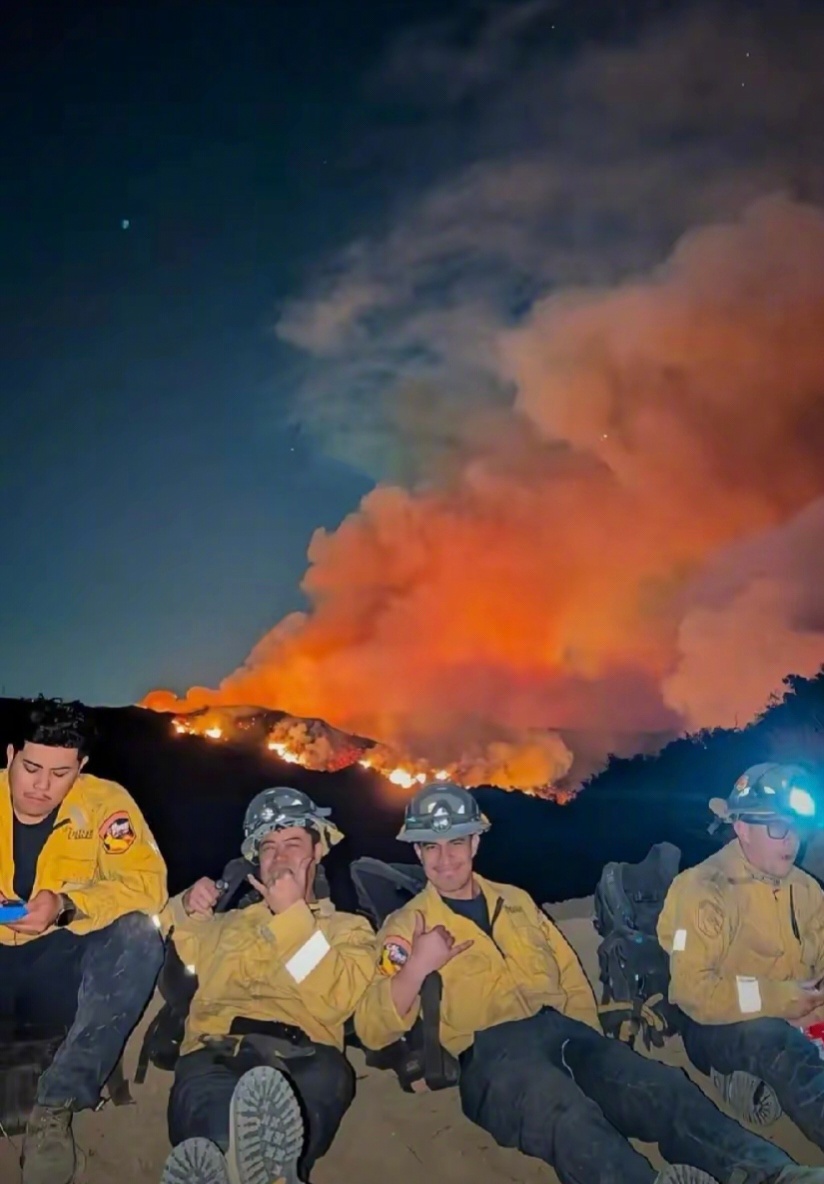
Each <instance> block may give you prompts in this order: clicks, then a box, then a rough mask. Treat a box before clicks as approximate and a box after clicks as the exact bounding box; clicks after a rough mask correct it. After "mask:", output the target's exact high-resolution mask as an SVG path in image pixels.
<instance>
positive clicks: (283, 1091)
mask: <svg viewBox="0 0 824 1184" xmlns="http://www.w3.org/2000/svg"><path fill="white" fill-rule="evenodd" d="M229 1131H230V1143H229V1151H228V1152H227V1155H226V1159H227V1161H228V1166H229V1179H230V1181H231V1184H281V1182H283V1184H300V1180H299V1178H298V1160H299V1159H300V1156H301V1152H302V1151H303V1139H304V1130H303V1116H302V1114H301V1111H300V1105H299V1103H298V1100H297V1098H296V1097H295V1092H294V1090H293V1089H292V1087H291V1085H290V1084H289V1082H288V1081H287V1079H286V1078H285V1077H284V1075H283V1074H282V1073H279V1072H278V1070H277V1069H272V1068H269V1066H266V1065H262V1066H260V1067H259V1068H257V1069H250V1070H249V1072H248V1073H244V1075H243V1077H241V1079H240V1081H239V1082H238V1083H237V1086H236V1088H235V1092H234V1094H233V1095H232V1106H231V1114H230V1120H229Z"/></svg>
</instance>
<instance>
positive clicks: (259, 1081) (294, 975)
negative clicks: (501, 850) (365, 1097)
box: [163, 786, 375, 1184]
mask: <svg viewBox="0 0 824 1184" xmlns="http://www.w3.org/2000/svg"><path fill="white" fill-rule="evenodd" d="M329 813H330V811H329V810H326V809H321V808H320V807H318V806H316V805H315V804H314V802H312V801H311V799H310V798H308V797H307V796H306V794H304V793H301V792H300V791H299V790H295V789H291V788H289V787H286V786H282V787H279V788H276V789H267V790H264V792H263V793H261V794H259V795H258V796H257V797H256V798H255V799H254V800H253V801H252V803H251V804H250V806H249V808H248V810H247V812H246V819H245V822H244V836H245V837H244V843H243V847H242V851H243V854H244V855H245V856H246V858H247V859H250V860H252V861H257V862H258V863H259V867H260V870H259V873H258V876H257V877H252V878H251V882H252V884H253V886H254V887H255V888H256V889H257V890H258V891H259V893H260V895H261V897H262V900H261V902H260V903H259V904H252V905H249V906H248V907H246V908H243V909H237V910H235V911H233V912H225V913H219V914H215V913H214V907H215V905H216V904H217V902H218V900H219V896H220V893H219V890H218V887H217V885H216V884H215V883H214V882H213V881H211V880H206V879H204V880H199V881H198V882H197V883H196V884H195V885H194V886H193V887H192V888H190V889H189V890H188V891H187V892H185V893H183V895H182V897H175V898H174V900H172V901H171V902H170V904H169V908H168V909H167V911H166V914H165V915H164V925H165V926H167V927H171V931H172V940H173V941H174V944H175V947H176V949H177V952H178V954H179V955H180V957H181V960H182V961H183V962H184V964H186V965H187V967H188V968H189V970H190V971H191V973H193V974H195V975H196V976H197V982H198V986H197V990H196V992H195V995H194V998H193V1000H192V1004H191V1008H190V1011H189V1016H188V1019H187V1023H186V1033H185V1037H184V1041H183V1045H182V1048H181V1054H182V1055H181V1057H180V1059H179V1061H178V1063H177V1067H176V1069H175V1080H174V1085H173V1086H172V1093H171V1097H170V1099H169V1138H170V1141H171V1143H172V1146H173V1148H174V1150H173V1151H172V1154H171V1156H170V1157H169V1159H168V1161H167V1163H166V1167H165V1169H164V1173H163V1184H227V1182H228V1181H229V1180H230V1179H232V1180H233V1184H236V1182H237V1181H239V1182H240V1184H272V1182H274V1181H276V1180H278V1181H279V1180H285V1181H286V1182H287V1184H295V1182H296V1181H297V1180H298V1178H299V1176H298V1172H299V1171H300V1174H301V1176H302V1177H303V1178H306V1176H307V1175H308V1173H309V1171H310V1170H311V1168H312V1165H313V1164H314V1163H315V1161H316V1160H317V1159H318V1158H319V1157H320V1156H321V1155H324V1154H325V1153H326V1151H328V1149H329V1147H330V1146H331V1144H332V1140H333V1139H334V1137H335V1135H336V1133H337V1130H338V1127H339V1126H340V1122H341V1119H342V1118H343V1116H344V1114H345V1113H346V1111H347V1110H348V1108H349V1106H350V1104H351V1102H352V1099H353V1097H354V1094H355V1076H354V1073H353V1071H352V1068H351V1066H350V1064H349V1062H348V1060H347V1059H346V1056H345V1054H344V1051H343V1048H344V1024H345V1023H346V1021H347V1020H348V1019H349V1017H350V1016H351V1015H352V1013H353V1012H354V1010H355V1006H356V1004H357V1002H358V999H359V998H360V996H361V995H362V994H363V992H364V991H365V990H366V987H367V986H368V984H369V981H370V979H371V977H372V969H373V966H374V964H375V935H374V933H373V932H372V929H371V928H370V926H369V924H368V922H367V921H366V920H364V919H363V918H361V917H356V916H352V915H350V914H348V913H339V912H336V910H335V909H334V907H333V905H332V903H331V901H329V900H328V899H320V900H319V899H317V896H316V894H315V877H316V870H317V867H318V864H319V862H320V860H321V859H322V858H323V857H324V855H325V854H326V853H327V852H328V851H329V848H330V846H332V845H333V844H334V843H336V842H337V841H339V840H340V839H341V838H342V837H343V836H342V835H341V833H340V831H339V830H338V829H337V827H335V826H334V825H333V823H332V822H331V821H329V818H328V816H329ZM298 1098H299V1099H300V1103H299V1102H298ZM301 1111H303V1114H304V1115H305V1124H304V1119H303V1117H302V1115H301ZM304 1126H305V1129H304ZM230 1173H231V1175H230Z"/></svg>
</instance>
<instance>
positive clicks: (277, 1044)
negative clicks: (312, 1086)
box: [202, 1016, 315, 1063]
mask: <svg viewBox="0 0 824 1184" xmlns="http://www.w3.org/2000/svg"><path fill="white" fill-rule="evenodd" d="M202 1043H203V1047H204V1048H207V1049H209V1051H210V1052H212V1053H213V1054H214V1056H215V1060H216V1061H217V1062H218V1063H226V1062H227V1061H230V1060H234V1059H235V1058H236V1057H240V1056H244V1055H248V1054H249V1052H254V1053H255V1055H256V1056H258V1057H260V1058H262V1059H263V1060H264V1061H266V1062H273V1061H290V1060H295V1059H296V1058H299V1057H313V1056H314V1055H315V1046H314V1044H313V1043H312V1041H311V1040H310V1039H309V1037H308V1036H307V1035H306V1033H305V1032H304V1031H303V1029H302V1028H298V1027H296V1026H295V1025H294V1024H284V1023H281V1022H280V1021H278V1020H255V1019H249V1018H248V1017H247V1016H235V1018H234V1019H233V1020H232V1023H231V1027H230V1028H229V1034H228V1035H227V1036H205V1037H204V1038H203V1041H202Z"/></svg>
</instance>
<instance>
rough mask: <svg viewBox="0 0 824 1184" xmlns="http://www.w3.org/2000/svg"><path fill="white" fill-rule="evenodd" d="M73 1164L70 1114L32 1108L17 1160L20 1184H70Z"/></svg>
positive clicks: (72, 1176) (72, 1175)
mask: <svg viewBox="0 0 824 1184" xmlns="http://www.w3.org/2000/svg"><path fill="white" fill-rule="evenodd" d="M76 1163H77V1160H76V1156H75V1149H74V1136H73V1135H72V1112H71V1110H68V1109H64V1108H60V1109H52V1108H51V1107H50V1106H35V1107H34V1109H33V1110H32V1112H31V1114H30V1115H29V1121H28V1122H27V1123H26V1134H25V1137H24V1139H23V1154H22V1156H21V1157H20V1166H21V1167H22V1169H23V1184H71V1182H72V1179H73V1178H74V1169H75V1166H76Z"/></svg>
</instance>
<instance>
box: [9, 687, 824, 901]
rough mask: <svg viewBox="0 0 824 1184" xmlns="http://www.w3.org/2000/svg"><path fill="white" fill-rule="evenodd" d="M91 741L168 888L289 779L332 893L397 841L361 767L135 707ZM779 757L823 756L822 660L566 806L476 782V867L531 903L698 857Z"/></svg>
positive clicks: (399, 853) (611, 767) (617, 764)
mask: <svg viewBox="0 0 824 1184" xmlns="http://www.w3.org/2000/svg"><path fill="white" fill-rule="evenodd" d="M24 709H25V703H24V702H23V701H21V700H13V699H0V741H2V744H3V748H4V749H5V746H6V744H7V743H8V741H9V739H10V738H11V733H12V727H13V723H14V720H15V717H17V715H18V713H20V712H21V711H23V710H24ZM95 717H96V721H97V724H98V728H99V730H100V736H101V739H100V743H99V745H98V748H97V750H96V751H95V754H94V756H93V758H92V760H91V763H90V771H91V772H94V773H97V774H98V775H99V776H101V777H108V778H111V779H113V780H115V781H119V782H121V784H123V785H125V786H126V788H127V789H128V790H129V791H130V792H131V793H132V794H133V796H134V797H135V799H136V800H137V802H138V803H139V804H140V807H141V809H142V810H143V812H144V813H145V815H146V818H147V820H148V821H149V824H150V826H151V827H152V829H153V830H154V832H155V835H156V837H157V840H158V842H159V843H160V845H161V847H162V850H163V852H164V854H165V856H166V859H167V862H168V864H169V872H170V888H171V890H172V892H177V891H179V890H180V889H182V888H183V887H185V886H186V885H187V884H189V883H191V882H192V881H193V880H194V879H196V878H197V877H198V876H201V875H212V876H215V875H217V874H218V872H219V871H220V869H221V867H222V866H223V864H224V862H225V861H226V860H227V859H229V858H230V857H232V856H233V855H235V854H236V853H237V848H238V845H239V836H240V825H241V820H242V818H243V812H244V809H245V807H246V804H247V803H248V801H249V799H250V798H251V797H252V795H253V794H255V793H257V792H258V790H260V789H263V788H265V787H266V786H268V785H275V784H279V783H280V784H284V783H285V784H290V785H295V786H297V787H299V788H302V789H305V790H306V791H307V792H309V793H310V794H311V795H312V796H313V797H314V798H315V799H316V800H317V801H318V802H319V803H321V804H323V805H328V806H332V807H333V808H334V810H335V815H336V818H337V820H338V821H339V823H340V825H341V828H342V829H343V830H344V832H345V833H346V835H347V840H346V841H345V842H344V843H342V844H341V845H340V846H339V847H338V848H336V850H335V851H334V852H333V854H332V856H331V857H330V862H331V867H330V874H331V880H332V886H333V893H334V895H335V897H336V899H337V900H338V902H339V903H340V904H341V905H345V904H351V903H352V900H351V889H350V886H349V883H348V877H347V875H346V867H347V864H348V862H349V860H351V859H352V858H354V857H355V856H357V855H362V854H370V855H377V856H379V857H383V858H390V859H393V860H395V861H398V860H402V859H403V858H404V857H405V856H406V857H408V855H409V852H407V851H406V849H405V848H403V847H401V845H400V844H396V843H394V842H393V836H394V835H395V833H396V831H397V829H398V824H399V821H400V814H401V811H402V806H403V799H402V796H401V795H400V794H399V791H398V790H397V789H395V788H394V787H390V786H388V785H387V783H386V782H384V781H383V779H382V778H381V777H379V776H378V775H377V774H375V773H371V772H369V771H367V770H365V769H363V768H361V767H360V766H357V765H356V766H354V767H353V768H350V769H344V770H343V771H341V772H337V773H316V772H311V771H309V770H306V769H302V768H300V767H299V766H296V765H294V764H286V763H285V762H283V761H280V760H278V759H277V758H275V757H273V756H272V755H271V754H270V753H267V752H265V751H259V752H258V751H255V750H252V749H248V748H243V747H240V746H235V747H233V746H229V745H214V744H212V743H210V741H208V740H206V739H203V738H201V737H197V736H176V735H174V734H173V733H172V730H171V728H170V720H169V717H168V716H162V715H158V714H156V713H154V712H151V711H145V710H142V709H140V708H136V707H135V708H99V709H97V711H96V713H95ZM771 759H780V760H787V761H793V762H797V761H800V762H802V763H805V764H809V765H810V766H811V767H812V768H813V769H814V770H815V771H816V772H820V771H821V770H822V768H823V767H824V670H822V672H821V673H820V674H819V675H818V676H817V677H816V678H813V679H804V678H798V677H796V676H791V677H789V678H787V679H786V680H785V691H784V693H783V695H782V696H780V697H777V698H776V700H775V702H774V703H772V705H771V706H770V707H769V708H768V709H767V710H766V711H765V712H764V713H763V715H762V716H761V717H760V718H759V719H758V720H756V721H755V722H754V723H753V724H751V725H750V726H749V727H747V728H742V729H738V730H729V731H728V730H723V729H716V730H714V731H707V732H702V733H700V734H698V735H695V736H691V737H688V738H684V739H680V740H676V741H674V742H673V743H671V744H669V745H668V746H667V747H666V748H665V749H664V750H663V751H662V752H661V753H659V754H658V755H657V756H639V757H635V758H633V759H630V760H625V759H622V760H619V759H615V758H613V759H611V760H610V761H609V763H608V765H607V767H606V769H605V770H604V771H603V772H602V773H601V774H599V775H598V776H597V777H595V778H593V779H592V780H591V781H590V782H589V784H588V785H587V786H586V787H585V789H584V790H583V791H582V792H581V793H580V794H579V795H578V797H577V798H576V799H575V800H574V801H572V802H571V803H570V804H569V805H567V806H557V805H554V804H552V803H550V802H546V801H542V800H540V799H537V798H530V797H527V796H525V795H523V794H518V793H505V792H503V791H501V790H498V789H490V788H484V789H479V790H477V791H476V792H477V796H478V799H479V801H480V802H481V805H482V807H483V809H484V810H485V812H486V813H487V814H488V816H489V818H490V819H491V820H492V823H493V828H492V831H491V832H490V833H489V835H487V837H486V838H485V839H484V841H483V845H482V849H481V860H480V865H479V870H480V871H481V872H482V873H484V874H486V875H488V876H491V877H492V878H493V879H500V880H508V881H511V882H513V883H516V884H520V885H521V886H522V887H524V888H526V889H527V890H528V891H529V892H531V893H532V894H533V896H535V898H536V899H537V900H539V901H544V900H563V899H567V898H570V897H577V896H585V895H587V894H589V893H590V892H591V891H592V890H593V888H594V886H595V884H596V882H597V880H598V876H599V875H600V871H601V868H602V867H603V865H604V863H606V862H607V861H608V860H610V859H626V860H636V859H640V858H642V857H643V855H644V854H645V852H646V851H647V850H648V849H649V847H650V846H651V844H652V843H655V842H660V841H662V840H664V839H667V840H669V841H670V842H673V843H676V844H677V845H678V846H679V847H681V849H682V851H683V852H684V863H685V865H686V864H692V863H696V862H698V860H700V859H703V858H704V857H705V856H706V855H708V854H709V853H710V851H712V850H713V849H714V846H715V843H714V841H713V840H712V839H711V838H710V836H709V835H708V834H707V823H708V821H709V815H708V812H707V801H708V799H709V798H710V797H712V796H713V795H719V796H726V794H727V793H728V792H729V790H730V788H731V787H732V784H733V782H734V781H735V779H736V777H737V776H738V775H739V774H740V773H741V772H742V770H743V769H744V768H746V766H747V765H750V764H753V763H755V762H756V761H760V760H771Z"/></svg>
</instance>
